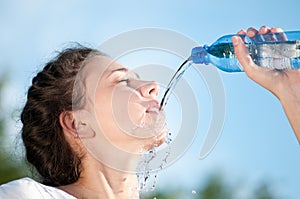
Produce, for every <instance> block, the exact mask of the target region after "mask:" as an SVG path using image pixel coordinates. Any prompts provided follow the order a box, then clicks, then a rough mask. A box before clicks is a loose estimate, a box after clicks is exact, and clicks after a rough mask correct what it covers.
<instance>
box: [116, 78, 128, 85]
mask: <svg viewBox="0 0 300 199" xmlns="http://www.w3.org/2000/svg"><path fill="white" fill-rule="evenodd" d="M123 82H125V83H126V84H128V83H129V79H121V80H119V82H118V83H123Z"/></svg>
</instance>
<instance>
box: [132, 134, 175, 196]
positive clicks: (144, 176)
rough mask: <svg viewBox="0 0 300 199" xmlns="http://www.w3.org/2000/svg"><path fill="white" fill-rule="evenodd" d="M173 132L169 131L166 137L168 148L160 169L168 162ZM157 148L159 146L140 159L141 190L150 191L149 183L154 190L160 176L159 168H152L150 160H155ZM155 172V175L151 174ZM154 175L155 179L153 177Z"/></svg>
mask: <svg viewBox="0 0 300 199" xmlns="http://www.w3.org/2000/svg"><path fill="white" fill-rule="evenodd" d="M170 136H171V133H170V132H169V131H168V132H167V138H166V142H165V143H166V144H167V147H168V148H167V150H166V153H165V156H164V157H163V159H162V162H161V163H160V165H159V169H158V170H162V169H163V168H164V166H165V165H166V164H167V160H168V157H169V156H170V150H171V148H170V143H171V141H172V139H171V138H170ZM157 148H158V146H156V147H154V148H153V149H152V150H150V151H148V152H147V153H146V154H144V155H143V156H142V158H141V159H140V162H139V165H138V167H137V173H138V174H137V178H138V182H139V190H140V191H146V192H147V191H149V189H148V187H149V186H147V185H148V184H150V182H151V183H152V184H151V188H150V190H151V191H153V190H154V189H155V188H156V183H157V177H158V170H157V169H156V170H153V169H151V168H150V162H151V161H153V159H154V158H155V157H156V156H157ZM151 174H153V175H151ZM151 177H153V179H151Z"/></svg>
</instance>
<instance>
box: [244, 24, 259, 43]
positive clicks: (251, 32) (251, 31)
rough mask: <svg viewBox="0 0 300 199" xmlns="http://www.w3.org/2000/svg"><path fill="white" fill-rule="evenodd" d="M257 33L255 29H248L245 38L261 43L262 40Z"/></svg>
mask: <svg viewBox="0 0 300 199" xmlns="http://www.w3.org/2000/svg"><path fill="white" fill-rule="evenodd" d="M258 33H259V32H258V30H256V29H255V28H252V27H250V28H248V29H247V36H248V37H249V38H250V39H251V40H252V41H254V42H261V41H263V38H261V35H260V34H258Z"/></svg>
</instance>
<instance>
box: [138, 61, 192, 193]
mask: <svg viewBox="0 0 300 199" xmlns="http://www.w3.org/2000/svg"><path fill="white" fill-rule="evenodd" d="M190 60H191V58H188V59H187V60H185V61H184V62H183V63H182V64H181V65H180V67H179V68H178V69H177V71H176V73H175V74H174V76H173V77H172V79H171V81H170V82H169V84H168V86H167V89H166V92H165V93H164V96H163V98H162V100H161V103H160V107H159V110H160V111H163V110H164V109H165V107H166V105H167V102H168V99H169V97H170V94H171V92H172V91H173V89H174V88H175V86H176V84H177V83H178V82H179V80H180V79H181V77H182V75H183V74H184V72H185V71H186V70H187V69H188V68H189V67H190V66H191V65H192V63H189V64H187V63H188V62H189V61H190ZM171 135H172V133H171V132H170V131H169V130H168V131H167V132H166V141H165V143H166V144H167V147H168V149H167V151H166V154H165V157H164V158H163V159H162V162H161V164H160V166H159V169H160V170H161V169H163V167H164V166H165V165H166V164H167V160H168V157H169V156H170V151H171V149H170V144H171V142H172V139H171ZM156 156H157V146H155V147H154V148H153V149H152V150H150V151H148V153H146V154H144V155H143V156H142V158H141V159H140V162H139V165H138V167H137V178H138V182H139V190H140V191H142V190H143V191H148V188H147V183H148V182H149V181H150V180H149V179H150V178H151V175H150V174H151V173H152V172H153V173H154V179H153V180H152V181H153V183H152V185H151V191H153V190H154V189H155V187H156V183H157V172H158V171H157V170H156V171H152V169H151V168H149V164H150V162H151V161H152V160H153V159H154V158H155V157H156Z"/></svg>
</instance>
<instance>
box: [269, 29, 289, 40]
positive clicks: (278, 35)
mask: <svg viewBox="0 0 300 199" xmlns="http://www.w3.org/2000/svg"><path fill="white" fill-rule="evenodd" d="M270 31H271V32H272V33H275V35H276V38H277V40H278V41H287V40H288V39H287V36H286V35H285V34H284V31H283V30H282V29H281V28H271V30H270Z"/></svg>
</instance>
